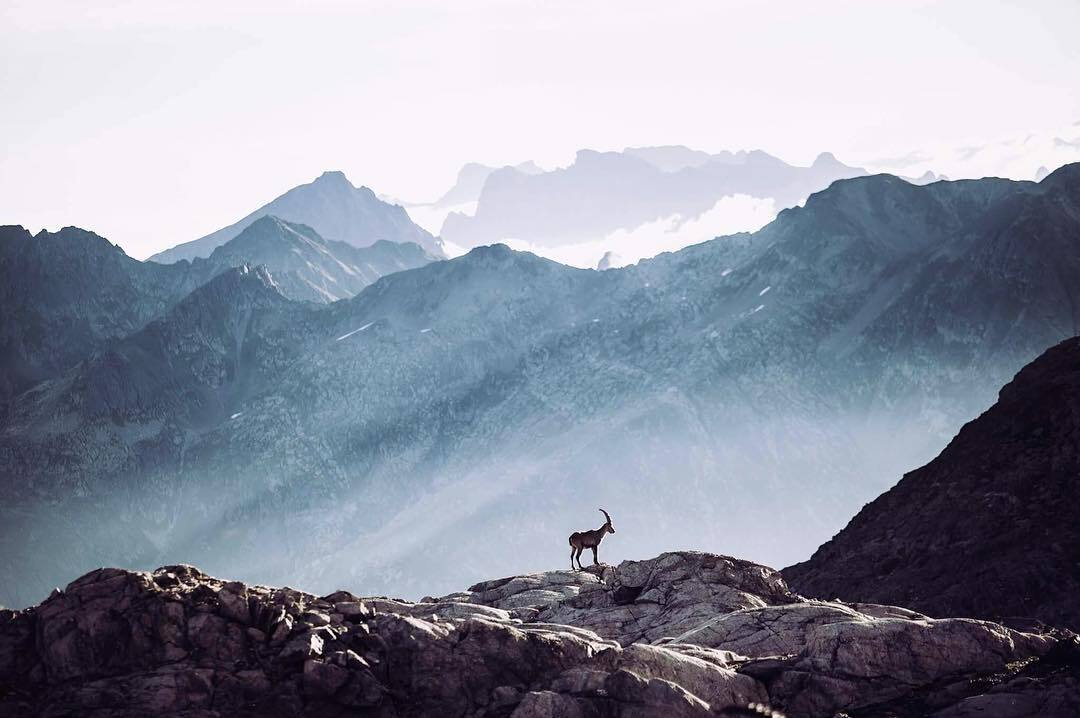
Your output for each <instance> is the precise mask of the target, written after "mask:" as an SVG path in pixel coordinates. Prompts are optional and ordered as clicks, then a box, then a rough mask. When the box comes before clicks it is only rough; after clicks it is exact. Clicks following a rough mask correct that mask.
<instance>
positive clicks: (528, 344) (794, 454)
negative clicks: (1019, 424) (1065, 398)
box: [0, 165, 1080, 604]
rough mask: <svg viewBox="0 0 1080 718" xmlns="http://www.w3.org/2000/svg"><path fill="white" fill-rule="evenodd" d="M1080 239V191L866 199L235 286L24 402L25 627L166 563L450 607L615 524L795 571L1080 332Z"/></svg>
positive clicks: (645, 544) (1047, 187)
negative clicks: (630, 263) (339, 282)
mask: <svg viewBox="0 0 1080 718" xmlns="http://www.w3.org/2000/svg"><path fill="white" fill-rule="evenodd" d="M271 229H272V228H271ZM1078 232H1080V166H1078V165H1071V166H1067V167H1064V168H1062V169H1060V170H1058V171H1056V172H1054V173H1053V174H1051V175H1049V176H1048V177H1047V178H1046V179H1044V180H1043V181H1042V182H1040V183H1037V184H1036V183H1033V182H1013V181H1008V180H998V179H985V180H976V181H961V182H936V183H932V184H929V185H926V186H915V185H912V184H910V183H908V182H906V181H904V180H902V179H899V178H896V177H892V176H888V175H877V176H867V177H860V178H854V179H850V180H844V181H838V182H835V183H833V184H832V185H831V186H830V187H829V188H828V189H826V190H823V191H821V192H818V193H815V194H813V195H811V196H810V198H809V199H808V200H807V202H806V203H805V206H803V207H796V208H792V209H789V210H785V211H783V212H781V213H780V215H779V216H778V217H777V219H776V220H775V221H774V222H772V223H771V224H769V225H768V226H767V227H765V228H764V229H762V230H760V231H758V232H756V233H754V234H739V235H733V236H727V237H721V238H717V239H715V240H712V241H709V242H705V243H703V244H699V245H695V246H692V247H689V248H686V249H684V250H682V251H679V252H674V253H669V254H663V255H660V256H658V257H656V258H654V259H652V260H648V261H643V262H641V263H639V264H638V265H637V266H634V267H626V268H623V269H612V270H608V271H604V272H596V271H592V270H580V269H574V268H570V267H566V266H563V265H560V264H557V263H555V262H552V261H549V260H545V259H542V258H539V257H536V256H533V255H531V254H528V253H523V252H515V251H513V250H510V249H509V248H507V247H505V246H491V247H481V248H477V249H474V250H473V251H471V252H469V253H468V254H467V255H465V256H462V257H459V258H457V259H453V260H449V261H439V262H432V263H429V264H425V265H424V266H421V267H418V268H415V269H409V270H406V271H400V272H396V273H393V274H388V275H386V276H383V277H381V278H380V279H378V280H377V281H375V282H374V283H373V284H371V285H370V286H367V287H366V288H364V289H362V290H361V291H360V292H359V293H358V294H356V296H354V297H352V298H349V299H344V300H341V301H336V302H333V303H329V304H315V303H310V302H297V301H293V300H290V299H289V298H288V297H286V296H284V295H283V294H282V291H281V290H282V284H281V283H279V282H278V280H277V278H276V276H275V274H274V270H273V268H271V269H270V270H269V271H265V270H260V269H256V268H250V267H248V268H233V269H230V270H228V271H226V272H224V273H221V274H219V275H217V276H216V277H215V278H214V279H213V280H211V281H209V282H207V283H204V284H201V285H199V286H198V287H197V288H196V289H194V290H192V292H189V293H188V295H187V296H186V298H182V299H179V300H177V301H175V302H172V303H170V302H165V301H162V302H161V303H162V309H161V311H160V313H158V314H157V316H156V318H154V319H152V320H151V321H150V322H149V323H148V324H145V325H144V326H142V327H135V328H133V329H132V330H131V332H129V333H127V334H126V335H124V336H119V337H111V338H106V339H103V340H102V343H101V345H100V348H98V349H97V350H95V351H94V352H93V354H92V355H90V356H88V357H86V358H84V359H83V360H80V361H79V362H78V363H77V364H76V365H74V366H70V367H67V368H66V369H64V370H62V371H60V373H59V374H57V375H55V376H53V377H51V378H48V379H47V380H46V381H43V382H41V383H37V384H35V385H34V386H32V387H31V388H29V389H26V390H24V391H22V392H21V393H20V394H19V395H18V396H17V398H15V399H14V400H13V401H12V408H11V410H10V411H9V412H8V417H7V418H6V420H5V421H4V423H3V425H2V426H0V457H2V458H3V464H4V466H5V467H7V468H6V469H5V474H4V476H3V491H4V492H5V496H6V497H7V498H8V499H9V500H8V501H7V502H5V504H4V505H3V506H2V507H0V519H2V521H0V525H2V526H3V528H2V529H0V547H2V549H3V550H2V551H0V557H2V558H0V561H2V562H3V563H2V564H0V571H2V573H3V575H4V576H6V577H11V580H8V581H5V582H4V589H3V590H4V591H6V593H4V594H2V595H0V601H5V602H9V603H15V604H19V603H24V604H25V603H29V602H31V601H34V600H37V599H38V598H40V596H41V595H43V594H44V593H45V592H47V590H48V588H50V587H51V585H54V584H55V583H57V582H58V581H59V580H60V579H61V578H62V577H63V576H70V575H73V574H76V573H78V571H79V570H80V569H85V568H86V567H87V566H88V565H91V564H92V565H98V564H99V563H101V562H102V561H107V562H109V563H115V564H121V565H131V566H152V565H157V564H159V563H162V561H161V559H162V558H163V557H165V556H168V557H173V558H176V557H183V560H185V561H190V562H192V563H198V564H200V565H203V566H206V567H207V568H208V569H210V570H211V571H214V572H218V573H231V574H233V575H238V576H240V577H241V578H245V579H248V580H259V581H266V582H272V581H275V580H285V579H286V578H287V579H288V580H290V581H300V582H301V583H302V585H306V586H311V587H313V588H317V589H318V588H320V587H324V586H328V585H330V584H331V582H333V583H334V584H336V585H341V584H342V583H345V584H347V585H361V584H362V585H363V586H364V587H365V590H367V591H369V592H384V591H385V592H390V591H393V592H395V593H398V594H401V593H410V592H418V591H419V590H422V589H421V587H423V589H424V590H432V589H434V590H448V589H449V588H450V587H452V586H454V585H461V584H462V582H464V581H468V580H471V579H474V578H477V579H478V578H482V577H483V576H484V575H486V574H490V572H492V571H496V572H504V573H512V572H520V571H521V570H523V569H524V570H528V569H533V568H544V567H547V566H552V565H559V564H560V563H561V562H564V561H565V560H566V556H565V553H566V552H565V548H566V545H565V536H566V535H567V534H568V533H569V532H570V531H571V530H580V529H582V528H588V527H590V526H591V523H592V522H593V521H594V519H593V518H592V514H594V513H596V512H595V507H596V506H597V505H601V506H604V507H605V508H606V509H607V510H608V511H610V512H611V514H612V516H613V517H614V518H615V521H616V523H617V525H619V542H618V543H617V544H615V548H614V551H615V552H616V553H615V555H614V556H612V557H611V558H619V556H620V555H623V556H625V555H650V554H651V553H655V552H656V550H657V549H658V548H660V549H662V548H663V547H667V546H672V545H678V546H684V547H688V548H703V549H710V550H717V549H722V550H723V551H724V552H726V553H731V554H738V555H744V556H748V557H750V558H753V559H755V560H759V561H762V562H766V563H771V564H773V565H786V564H790V563H792V562H794V561H797V560H800V559H802V558H804V557H805V556H806V555H807V554H809V553H810V551H811V550H812V549H813V547H815V546H817V545H818V544H820V543H821V542H822V541H824V540H825V539H826V538H827V537H828V536H830V535H832V534H833V533H835V531H836V530H837V529H838V528H840V527H841V526H842V524H843V523H844V521H846V520H847V518H848V517H850V516H851V515H853V514H854V513H855V512H856V510H857V509H858V508H859V506H860V505H862V504H863V503H864V502H866V501H868V500H870V499H871V498H873V497H874V496H876V495H877V494H879V493H880V492H881V491H882V490H884V489H886V488H887V487H888V486H889V485H890V484H891V483H892V482H893V481H895V478H896V477H897V476H900V475H901V474H902V473H903V472H904V471H906V470H908V469H910V468H911V467H912V466H918V465H921V464H923V463H925V462H926V461H928V460H929V459H930V458H932V457H933V456H934V455H935V454H936V453H938V451H940V449H941V448H942V447H943V446H944V445H945V444H946V443H947V441H948V440H949V439H950V438H951V437H952V436H953V435H954V434H955V432H956V430H957V429H958V428H959V427H960V426H961V425H962V424H963V422H964V421H966V420H967V419H969V418H970V417H972V416H975V415H977V414H978V413H980V412H981V411H983V410H984V409H985V408H986V407H988V406H989V405H990V404H991V403H992V402H993V399H994V396H995V394H996V392H997V389H998V387H1000V386H1001V385H1002V384H1004V383H1005V382H1006V381H1007V380H1008V379H1009V378H1010V377H1012V376H1013V375H1014V374H1015V373H1016V372H1017V371H1018V370H1019V369H1020V368H1021V367H1022V366H1023V365H1024V364H1026V363H1027V362H1029V361H1030V360H1031V359H1032V358H1034V357H1035V356H1037V355H1038V354H1039V353H1040V352H1041V351H1042V350H1043V349H1045V347H1047V346H1050V345H1052V344H1054V343H1056V342H1059V341H1061V340H1062V339H1064V338H1066V337H1069V336H1073V335H1075V334H1077V333H1078V330H1080V327H1078V317H1077V314H1076V311H1075V309H1074V308H1075V307H1076V306H1077V301H1078V300H1080V297H1078V296H1077V292H1078V288H1080V255H1078V254H1077V253H1076V250H1075V246H1076V237H1077V236H1078ZM301 233H303V232H301ZM271 234H273V233H271ZM42 261H43V262H46V263H47V258H43V259H42ZM190 266H191V267H195V266H196V263H192V264H191V265H190ZM154 271H160V268H159V269H156V270H154ZM43 291H44V290H43ZM57 304H58V305H60V306H61V309H62V311H61V310H57V311H58V312H60V313H61V314H62V313H63V312H68V313H76V314H77V312H78V308H77V307H72V306H70V305H69V304H65V303H64V302H57ZM43 306H49V305H48V304H47V303H46V304H44V305H43ZM133 323H134V324H137V322H133ZM18 356H21V355H18ZM18 356H16V358H18ZM496 544H497V545H498V551H493V550H492V548H491V547H492V546H493V545H496ZM620 552H622V553H621V554H620Z"/></svg>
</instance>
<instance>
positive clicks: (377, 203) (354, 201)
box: [150, 172, 443, 264]
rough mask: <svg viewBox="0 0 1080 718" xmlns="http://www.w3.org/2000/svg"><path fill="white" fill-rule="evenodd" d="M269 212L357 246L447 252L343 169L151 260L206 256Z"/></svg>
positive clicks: (394, 207) (168, 261) (169, 261)
mask: <svg viewBox="0 0 1080 718" xmlns="http://www.w3.org/2000/svg"><path fill="white" fill-rule="evenodd" d="M267 215H273V216H276V217H279V218H281V219H284V220H286V221H289V222H296V223H300V224H305V225H308V226H309V227H311V228H313V229H314V230H315V231H316V232H318V233H319V234H320V235H322V236H323V237H325V238H327V239H330V240H334V241H339V242H345V243H347V244H351V245H353V246H355V247H367V246H370V245H372V244H374V243H375V242H377V241H379V240H387V241H390V242H413V243H415V244H418V245H420V246H421V247H423V248H424V249H425V250H426V251H428V252H431V253H433V254H435V255H436V256H440V257H441V256H443V254H442V250H441V248H440V246H439V243H438V242H437V241H436V240H435V238H434V237H432V236H431V235H430V234H429V233H428V232H426V231H424V230H423V229H421V228H420V227H418V226H416V225H415V224H413V222H412V220H410V219H409V216H408V214H406V212H405V210H404V209H402V208H401V207H399V206H396V205H392V204H388V203H386V202H383V201H382V200H380V199H379V198H378V197H376V196H375V193H374V192H372V191H371V190H370V189H368V188H367V187H354V186H353V185H352V183H351V182H349V180H348V179H347V178H346V177H345V175H344V174H343V173H341V172H324V173H323V174H322V175H320V176H319V177H318V178H316V179H315V180H314V181H313V182H310V183H308V184H304V185H300V186H299V187H294V188H293V189H291V190H289V191H288V192H286V193H285V194H283V195H281V196H280V197H278V198H276V199H274V200H273V201H271V202H269V203H267V204H265V205H263V206H262V207H260V208H258V209H257V210H255V211H254V212H252V213H251V214H248V215H247V216H245V217H244V218H243V219H240V220H239V221H237V222H234V223H233V224H230V225H229V226H228V227H224V228H222V229H219V230H218V231H216V232H212V233H211V234H208V235H206V236H205V237H200V238H199V239H196V240H192V241H191V242H185V243H184V244H180V245H177V246H175V247H173V248H171V249H167V250H165V251H164V252H159V253H158V254H155V255H154V256H152V257H151V258H150V259H151V261H154V262H159V263H162V264H167V263H171V262H176V261H179V260H181V259H189V260H190V259H195V258H196V257H208V256H210V253H211V252H213V251H214V249H215V248H217V247H219V246H221V245H223V244H225V243H226V242H228V241H229V240H230V239H233V238H234V237H236V236H237V235H239V234H240V233H241V232H242V231H243V230H244V229H245V228H246V227H248V226H249V225H250V224H252V223H253V222H255V220H257V219H259V218H260V217H265V216H267Z"/></svg>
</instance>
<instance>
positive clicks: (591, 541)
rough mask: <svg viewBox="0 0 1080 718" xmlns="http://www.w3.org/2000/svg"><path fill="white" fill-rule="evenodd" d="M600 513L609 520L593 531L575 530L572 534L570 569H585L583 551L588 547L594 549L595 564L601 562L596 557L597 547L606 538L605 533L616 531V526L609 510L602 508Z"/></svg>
mask: <svg viewBox="0 0 1080 718" xmlns="http://www.w3.org/2000/svg"><path fill="white" fill-rule="evenodd" d="M600 513H602V514H603V515H604V518H606V519H607V522H606V523H605V524H604V525H603V526H601V527H600V528H598V529H593V530H592V531H575V532H574V533H572V534H570V570H571V571H573V570H575V568H578V569H581V570H582V571H584V570H585V567H584V566H582V565H581V552H582V551H584V550H585V549H587V548H591V549H592V562H593V565H594V566H595V565H596V564H598V563H600V561H599V559H597V558H596V547H597V546H599V545H600V542H601V541H603V540H604V534H613V533H615V527H614V526H612V525H611V517H610V516H608V512H607V511H604V510H603V509H600ZM574 559H577V566H576V567H575V566H574Z"/></svg>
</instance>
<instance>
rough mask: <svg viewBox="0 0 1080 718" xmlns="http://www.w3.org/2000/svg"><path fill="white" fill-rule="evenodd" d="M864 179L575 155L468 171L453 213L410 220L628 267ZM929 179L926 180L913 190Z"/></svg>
mask: <svg viewBox="0 0 1080 718" xmlns="http://www.w3.org/2000/svg"><path fill="white" fill-rule="evenodd" d="M865 174H867V173H866V170H864V169H862V168H859V167H849V166H847V165H845V164H843V163H842V162H839V161H838V160H837V159H836V158H835V157H833V156H832V155H831V154H829V153H827V152H826V153H822V154H821V155H820V156H819V157H818V158H817V159H816V160H815V161H814V162H813V164H812V165H811V166H809V167H797V166H793V165H790V164H788V163H786V162H784V161H782V160H780V159H778V158H776V157H773V156H772V155H769V154H767V153H765V152H762V151H760V150H754V151H750V152H746V151H739V152H727V151H724V152H719V153H715V154H710V153H707V152H702V151H700V150H693V149H690V148H688V147H683V146H681V145H670V146H660V147H628V148H626V149H625V150H623V151H621V152H596V151H593V150H580V151H578V153H577V156H576V157H575V159H574V161H573V162H572V163H571V164H570V165H569V166H567V167H563V168H559V169H554V170H550V171H544V170H540V168H538V167H536V165H534V164H532V163H524V164H523V165H518V166H516V167H503V168H501V169H492V168H488V167H483V166H479V165H467V166H466V167H465V168H463V169H462V172H461V174H460V175H459V179H458V182H457V184H456V185H455V187H454V188H453V189H452V190H451V191H450V192H448V193H447V195H446V197H453V198H454V200H455V201H456V202H458V204H457V205H456V206H451V205H450V204H449V203H447V202H445V197H444V199H443V200H440V202H439V203H436V204H435V205H429V206H426V207H415V208H414V207H410V212H417V213H421V214H418V215H417V216H418V217H420V218H421V219H419V220H418V221H421V223H424V224H425V226H428V227H429V228H431V229H432V231H438V232H439V234H440V236H441V237H442V238H443V239H444V240H446V241H447V242H449V243H450V245H451V246H457V247H463V248H469V247H475V246H481V245H485V244H491V243H494V242H505V243H507V244H508V245H509V246H511V247H513V248H515V249H524V250H528V251H532V252H535V253H537V254H540V255H542V256H546V257H548V258H550V259H555V260H556V261H559V262H562V263H564V264H570V265H573V266H578V267H587V268H594V267H596V266H597V263H598V262H599V261H600V259H601V258H602V257H604V256H605V254H606V253H608V252H612V253H613V255H612V256H613V258H614V257H617V258H618V261H617V263H618V264H628V263H634V262H636V261H638V260H640V259H644V258H647V257H652V256H655V255H657V254H659V253H660V252H664V251H674V250H678V249H682V248H683V247H685V246H688V245H691V244H697V243H698V242H702V241H705V240H707V239H711V238H712V237H715V236H717V235H721V234H730V233H733V232H737V231H744V230H756V229H758V228H760V227H761V226H763V225H764V224H766V223H767V222H769V221H770V220H772V219H773V217H774V216H775V215H776V213H777V212H778V211H779V210H781V209H784V208H786V207H791V206H794V205H795V204H798V203H800V202H802V201H804V200H805V199H806V197H808V196H809V195H810V194H811V193H813V192H817V191H819V190H822V189H825V188H826V187H827V186H829V184H830V183H832V182H833V181H834V180H837V179H842V178H849V177H858V176H862V175H865ZM933 179H936V176H935V175H933V174H932V173H930V174H928V175H927V176H926V177H924V178H923V179H922V180H921V181H923V182H925V181H931V180H933ZM435 209H441V210H442V212H441V214H440V213H439V212H437V211H433V210H435ZM444 217H445V219H443V218H444ZM433 222H440V223H441V224H440V225H439V226H438V227H435V226H433ZM607 264H608V265H609V266H610V265H612V259H609V260H608V261H607Z"/></svg>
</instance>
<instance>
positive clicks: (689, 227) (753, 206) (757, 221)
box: [503, 194, 777, 269]
mask: <svg viewBox="0 0 1080 718" xmlns="http://www.w3.org/2000/svg"><path fill="white" fill-rule="evenodd" d="M776 212H777V209H776V203H775V202H774V201H773V200H772V199H771V198H765V199H762V198H760V197H750V196H748V195H744V194H737V195H729V196H726V197H721V198H720V199H719V200H718V201H717V202H716V204H715V205H713V207H712V209H710V210H708V211H707V212H705V213H703V214H701V215H700V216H698V217H692V218H689V219H683V217H682V216H680V215H678V214H674V215H671V216H670V217H665V218H663V219H658V220H655V221H653V222H648V223H646V224H643V225H641V226H639V227H636V228H634V229H630V230H626V229H619V230H616V231H614V232H612V233H610V234H608V235H607V236H605V237H603V238H601V239H597V240H595V241H592V242H582V243H580V244H571V245H564V246H559V247H544V246H541V245H537V244H535V243H532V242H526V241H523V240H520V239H513V238H508V239H504V240H503V242H504V243H505V244H507V245H508V246H510V247H511V248H513V249H517V250H522V251H526V252H532V253H533V254H538V255H540V256H542V257H547V258H548V259H553V260H555V261H556V262H561V263H562V264H568V265H570V266H572V267H583V268H590V269H591V268H595V267H596V265H597V263H598V262H599V261H600V258H601V257H603V256H604V254H606V253H607V252H609V251H610V252H612V264H611V266H612V267H621V266H626V265H628V264H635V263H637V262H638V261H640V260H642V259H646V258H648V257H655V256H656V255H658V254H660V253H662V252H674V251H677V250H679V249H682V248H683V247H688V246H690V245H692V244H698V243H700V242H705V241H708V240H710V239H713V238H714V237H719V236H722V235H725V234H734V233H736V232H753V231H756V230H758V229H761V228H762V227H764V226H765V225H766V224H768V223H769V222H771V221H772V220H773V218H775V217H776Z"/></svg>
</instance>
